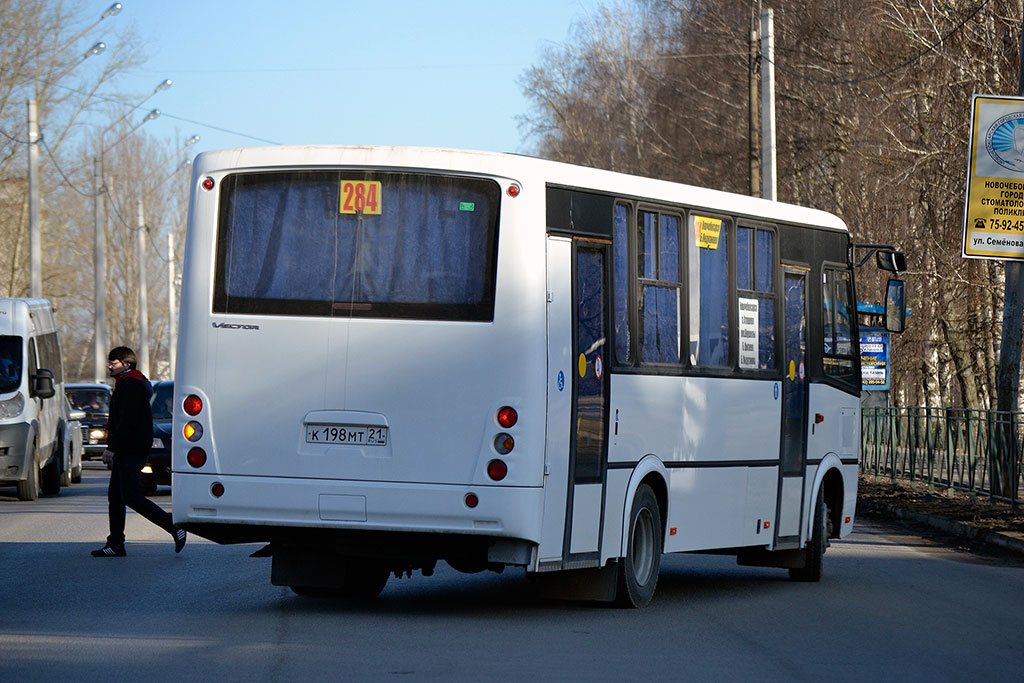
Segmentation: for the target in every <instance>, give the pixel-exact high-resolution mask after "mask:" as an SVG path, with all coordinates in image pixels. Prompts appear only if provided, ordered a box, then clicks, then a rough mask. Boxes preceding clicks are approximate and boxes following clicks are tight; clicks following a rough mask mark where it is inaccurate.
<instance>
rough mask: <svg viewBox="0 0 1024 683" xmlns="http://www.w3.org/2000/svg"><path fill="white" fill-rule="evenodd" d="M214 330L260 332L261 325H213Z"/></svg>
mask: <svg viewBox="0 0 1024 683" xmlns="http://www.w3.org/2000/svg"><path fill="white" fill-rule="evenodd" d="M213 326H214V328H216V329H219V330H258V329H260V326H259V325H238V324H236V323H213Z"/></svg>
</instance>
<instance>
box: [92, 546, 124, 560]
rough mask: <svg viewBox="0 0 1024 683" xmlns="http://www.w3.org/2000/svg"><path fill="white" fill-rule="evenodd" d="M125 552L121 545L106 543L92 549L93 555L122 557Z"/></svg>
mask: <svg viewBox="0 0 1024 683" xmlns="http://www.w3.org/2000/svg"><path fill="white" fill-rule="evenodd" d="M127 554H128V553H126V552H125V551H124V546H123V545H118V546H112V545H109V544H108V545H105V546H103V547H102V548H100V549H99V550H93V551H92V556H93V557H124V556H125V555H127Z"/></svg>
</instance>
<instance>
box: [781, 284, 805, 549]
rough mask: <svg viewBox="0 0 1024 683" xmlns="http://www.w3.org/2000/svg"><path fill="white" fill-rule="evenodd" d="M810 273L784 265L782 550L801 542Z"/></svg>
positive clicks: (797, 545)
mask: <svg viewBox="0 0 1024 683" xmlns="http://www.w3.org/2000/svg"><path fill="white" fill-rule="evenodd" d="M807 273H808V269H805V268H802V267H799V266H785V272H784V278H785V281H784V286H783V290H784V291H785V327H784V329H785V337H784V341H783V349H784V353H783V359H784V365H783V374H784V377H783V379H782V444H781V446H780V449H779V452H780V456H781V460H780V463H779V499H778V514H777V517H776V520H775V547H776V549H779V550H781V549H786V548H797V547H799V545H800V519H801V516H802V514H801V513H802V509H801V506H802V505H803V490H804V470H805V463H804V458H805V454H806V452H807V380H806V377H807V371H806V362H807Z"/></svg>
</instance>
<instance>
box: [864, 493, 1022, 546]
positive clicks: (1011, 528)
mask: <svg viewBox="0 0 1024 683" xmlns="http://www.w3.org/2000/svg"><path fill="white" fill-rule="evenodd" d="M857 514H858V515H863V516H865V517H872V518H876V519H887V520H893V521H899V522H904V523H909V524H918V525H923V526H927V527H929V528H932V529H935V530H936V531H939V532H941V533H944V534H948V535H950V536H953V537H956V538H959V539H963V540H964V541H967V542H969V543H971V544H972V545H974V546H977V547H980V548H984V549H987V550H989V551H994V552H1010V553H1014V554H1016V555H1020V556H1024V503H1022V504H1018V505H1017V507H1016V509H1014V508H1013V507H1011V506H1010V505H1008V504H1005V503H999V502H995V503H992V502H989V501H988V499H986V498H981V497H977V496H971V495H969V494H964V493H960V492H956V491H946V490H939V489H932V490H929V489H928V487H927V486H926V485H924V484H918V483H912V482H904V481H899V480H897V481H892V480H890V479H887V478H878V479H876V478H875V477H871V476H861V478H860V482H859V487H858V495H857Z"/></svg>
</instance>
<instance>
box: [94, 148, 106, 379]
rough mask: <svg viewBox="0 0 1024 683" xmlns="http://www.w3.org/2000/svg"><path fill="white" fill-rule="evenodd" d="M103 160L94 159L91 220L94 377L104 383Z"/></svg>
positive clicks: (104, 221) (104, 236)
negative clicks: (101, 162) (92, 230)
mask: <svg viewBox="0 0 1024 683" xmlns="http://www.w3.org/2000/svg"><path fill="white" fill-rule="evenodd" d="M102 172H103V171H102V167H101V165H100V160H99V159H96V158H94V159H93V160H92V192H93V204H92V222H93V229H94V231H95V234H94V235H93V268H94V270H95V277H94V278H93V306H94V308H93V330H94V333H93V368H92V369H93V377H94V378H95V381H96V382H102V381H103V379H104V378H105V377H106V376H107V373H106V369H107V366H106V363H105V359H106V357H107V288H106V282H107V248H106V243H107V239H106V234H105V233H106V225H107V221H106V202H104V198H103V191H104V188H103V176H102Z"/></svg>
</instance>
